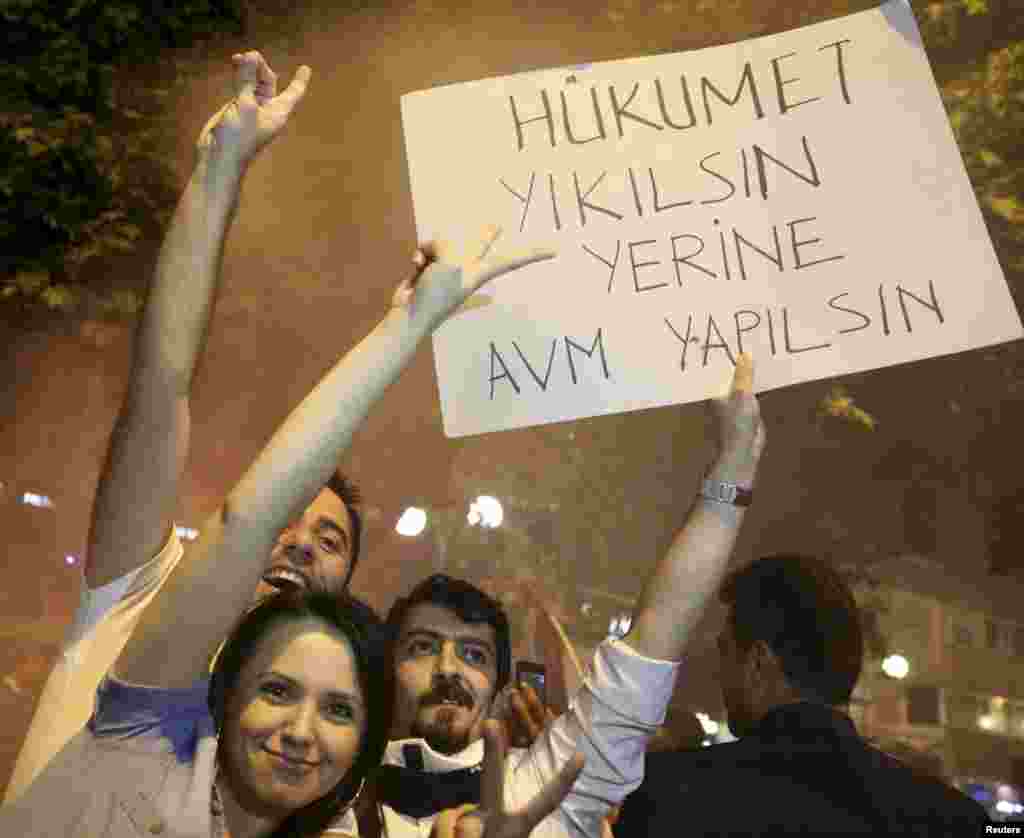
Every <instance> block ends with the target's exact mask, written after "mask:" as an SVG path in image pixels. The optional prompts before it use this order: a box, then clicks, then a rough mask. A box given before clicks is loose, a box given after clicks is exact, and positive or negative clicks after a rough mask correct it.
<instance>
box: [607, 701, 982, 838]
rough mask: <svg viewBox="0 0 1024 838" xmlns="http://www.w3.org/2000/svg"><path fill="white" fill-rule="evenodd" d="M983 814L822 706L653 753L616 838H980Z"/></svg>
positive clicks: (798, 707) (805, 706) (780, 711)
mask: <svg viewBox="0 0 1024 838" xmlns="http://www.w3.org/2000/svg"><path fill="white" fill-rule="evenodd" d="M986 823H987V820H986V816H985V811H984V810H983V809H982V808H981V806H979V805H978V804H977V803H975V802H974V801H973V800H971V799H970V798H969V797H967V796H966V795H964V794H961V793H960V792H959V791H957V790H956V789H953V788H952V787H950V786H947V785H946V784H945V783H943V782H942V781H941V780H939V779H937V778H934V777H931V776H929V775H927V774H923V773H920V772H918V771H916V770H914V769H912V768H910V767H909V766H907V765H906V764H905V763H903V762H900V761H899V760H897V759H895V758H894V757H890V756H889V755H888V754H885V753H883V752H882V751H879V750H878V749H877V748H874V747H872V746H870V745H868V744H867V743H866V742H865V741H864V740H863V739H861V738H860V736H858V734H857V731H856V729H855V728H854V726H853V722H852V721H850V719H849V717H847V716H845V715H843V714H842V713H840V712H838V711H836V710H834V709H833V708H831V707H825V706H822V705H817V704H809V703H800V704H790V705H787V706H785V707H780V708H777V709H775V710H773V711H772V712H770V713H769V714H768V715H767V716H765V718H764V719H762V720H761V722H760V723H759V724H758V725H757V728H756V729H755V730H754V731H752V732H751V733H750V734H749V735H747V736H744V737H743V738H742V739H741V740H739V741H737V742H729V743H726V744H722V745H712V746H711V747H708V748H700V749H697V750H690V751H676V752H674V753H660V754H648V755H647V762H646V768H645V772H644V781H643V784H642V785H641V786H640V788H639V789H637V791H636V792H634V793H633V794H632V795H630V796H629V797H628V798H627V799H626V802H625V804H624V805H623V808H622V814H621V816H620V818H619V821H618V823H617V824H616V826H615V835H616V838H675V836H677V835H679V836H691V835H692V836H698V835H729V836H740V835H742V836H758V835H760V836H766V837H767V836H776V835H793V834H796V835H849V834H874V835H879V834H881V835H897V834H899V835H928V836H930V837H934V838H938V836H946V835H948V836H972V835H977V836H980V835H983V834H984V828H985V824H986Z"/></svg>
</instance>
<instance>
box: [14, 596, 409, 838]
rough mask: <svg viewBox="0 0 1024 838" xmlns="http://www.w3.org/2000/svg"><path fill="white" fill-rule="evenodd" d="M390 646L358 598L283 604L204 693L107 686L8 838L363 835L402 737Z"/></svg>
mask: <svg viewBox="0 0 1024 838" xmlns="http://www.w3.org/2000/svg"><path fill="white" fill-rule="evenodd" d="M382 640H383V636H382V634H381V631H380V622H379V620H378V619H377V617H376V615H374V614H373V612H372V610H371V609H370V608H369V607H368V606H366V605H364V604H363V603H361V602H360V601H358V600H356V599H354V598H351V597H338V596H332V595H328V594H324V593H315V592H314V593H308V592H303V593H282V594H279V595H275V596H271V597H268V598H266V599H264V600H263V601H262V602H260V603H259V604H258V605H257V606H255V607H254V608H252V609H251V610H250V611H249V612H248V613H246V614H245V615H244V616H243V617H242V619H241V620H240V622H239V623H238V624H237V626H236V627H235V629H234V631H233V632H232V633H231V635H230V637H229V638H228V641H227V643H226V644H225V646H224V649H223V651H222V653H221V655H220V657H219V658H218V660H217V664H216V667H215V669H214V671H213V673H212V675H211V677H209V678H204V679H203V680H201V681H200V682H198V683H197V684H196V685H195V686H193V687H190V688H188V689H164V688H159V687H146V686H141V685H137V684H131V683H127V682H126V681H123V680H120V679H119V678H118V677H117V676H116V674H114V673H112V674H110V675H108V676H107V678H106V679H105V680H104V682H103V684H102V685H101V687H100V690H99V693H98V696H97V702H96V712H95V714H94V716H93V718H92V720H91V721H90V723H89V725H88V727H87V728H86V729H84V730H83V731H82V732H81V733H80V734H79V735H78V736H77V737H76V738H75V739H73V740H72V742H71V743H70V744H69V745H68V746H67V747H66V748H65V749H64V750H63V751H62V752H61V754H60V755H59V756H58V757H57V758H56V759H55V760H54V762H53V763H51V765H50V766H49V768H48V769H47V770H46V771H45V772H44V773H43V774H42V775H41V776H40V777H39V778H38V779H37V780H36V782H35V783H33V785H32V786H30V788H29V789H28V791H27V792H26V793H25V794H24V795H23V796H22V797H21V798H20V799H19V800H18V801H17V802H16V803H15V804H13V805H10V806H7V807H5V808H4V809H3V810H2V812H0V834H3V835H26V836H27V835H38V836H49V835H103V836H117V837H118V838H120V836H128V835H132V836H134V835H138V834H140V832H142V833H146V832H149V833H152V834H158V833H160V832H164V831H169V832H171V833H173V834H175V835H195V836H199V835H202V836H209V835H212V836H218V838H220V836H226V835H227V834H228V832H229V831H230V834H231V836H232V838H251V836H257V835H258V836H261V838H285V837H286V836H288V838H306V837H307V836H308V838H313V836H320V835H330V834H351V833H355V832H356V827H355V821H354V818H353V817H352V815H351V806H352V803H353V802H354V800H355V799H356V797H357V796H358V795H359V792H360V791H361V789H362V787H363V784H364V782H365V780H366V778H367V777H368V775H369V774H370V773H371V772H372V771H373V770H374V769H376V767H377V766H378V765H379V764H380V761H381V758H382V756H383V753H384V747H385V745H386V734H387V731H388V729H389V727H390V716H391V707H392V701H391V698H390V694H389V692H388V689H389V688H388V686H387V683H386V681H385V679H382V678H380V677H379V674H378V673H380V672H381V668H382V665H383V661H384V649H383V645H382ZM54 800H60V801H62V803H61V805H60V806H54V805H53V801H54ZM112 812H113V813H115V814H114V819H113V821H111V820H110V818H111V813H112Z"/></svg>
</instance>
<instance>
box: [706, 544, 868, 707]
mask: <svg viewBox="0 0 1024 838" xmlns="http://www.w3.org/2000/svg"><path fill="white" fill-rule="evenodd" d="M719 598H720V599H721V600H722V602H724V603H725V604H726V605H728V606H730V610H731V613H730V615H729V620H730V626H731V628H732V631H733V634H734V636H735V638H736V644H737V646H738V647H739V648H740V649H741V650H743V651H746V650H748V649H750V647H751V646H752V645H753V644H754V643H755V642H756V641H758V640H762V641H764V643H766V644H767V646H768V648H770V649H771V650H772V652H774V653H775V655H776V656H777V657H778V658H779V661H780V663H781V665H782V671H783V673H784V674H785V676H786V678H787V679H788V680H789V682H790V684H791V685H792V686H793V687H794V688H796V689H797V690H798V691H799V692H800V693H801V694H804V695H806V696H807V697H808V698H811V699H814V700H818V701H821V702H824V703H825V704H832V705H836V704H846V703H847V702H848V701H849V700H850V695H851V694H852V693H853V688H854V686H855V685H856V683H857V679H858V678H859V677H860V672H861V666H862V665H863V658H864V636H863V632H862V630H861V621H860V612H859V610H858V608H857V601H856V600H855V599H854V598H853V593H852V592H851V590H850V588H849V586H848V585H847V584H846V582H845V581H844V580H843V578H842V576H840V575H839V573H838V572H837V571H836V570H835V568H833V567H832V566H831V565H830V564H828V563H827V562H825V561H822V560H821V559H817V558H814V557H812V556H802V555H797V554H781V555H775V556H766V557H765V558H762V559H758V560H757V561H755V562H752V563H751V564H748V565H747V566H745V567H742V568H739V569H737V570H735V571H733V572H732V573H731V574H729V576H727V577H726V579H725V581H724V582H723V583H722V587H721V589H720V591H719Z"/></svg>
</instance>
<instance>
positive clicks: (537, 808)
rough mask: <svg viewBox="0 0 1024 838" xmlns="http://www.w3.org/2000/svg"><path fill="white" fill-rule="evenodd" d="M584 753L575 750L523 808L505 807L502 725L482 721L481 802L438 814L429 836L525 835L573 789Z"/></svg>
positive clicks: (511, 837) (497, 837)
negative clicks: (573, 754)
mask: <svg viewBox="0 0 1024 838" xmlns="http://www.w3.org/2000/svg"><path fill="white" fill-rule="evenodd" d="M582 769H583V757H582V756H580V755H579V754H576V755H575V756H574V757H573V758H572V759H571V760H569V762H567V763H566V764H565V765H564V766H562V770H561V771H559V772H558V774H557V775H556V776H555V777H554V778H553V779H552V780H551V781H550V782H548V783H547V785H545V786H544V788H543V789H541V790H540V791H539V792H538V793H537V795H536V796H535V797H534V798H533V800H531V801H530V802H529V803H528V804H527V805H526V807H525V808H523V809H520V810H519V811H516V812H509V811H507V810H506V809H505V741H504V736H503V735H502V732H501V725H500V724H499V723H497V722H495V721H494V720H493V719H492V720H490V721H487V722H484V769H483V775H482V776H481V778H480V806H478V807H477V806H462V807H460V808H458V809H449V810H447V811H444V812H442V813H441V814H440V815H438V818H437V820H436V821H435V822H434V829H433V832H431V838H527V836H528V835H529V834H530V833H531V832H532V831H533V829H534V827H536V826H537V824H539V823H540V822H541V821H542V820H544V818H546V817H547V816H548V815H550V814H551V813H552V812H554V811H555V809H557V808H558V805H559V804H560V803H561V802H562V800H563V799H564V798H565V796H566V795H567V794H568V793H569V791H570V790H571V789H572V784H573V783H574V782H576V778H577V777H578V776H579V773H580V771H581V770H582Z"/></svg>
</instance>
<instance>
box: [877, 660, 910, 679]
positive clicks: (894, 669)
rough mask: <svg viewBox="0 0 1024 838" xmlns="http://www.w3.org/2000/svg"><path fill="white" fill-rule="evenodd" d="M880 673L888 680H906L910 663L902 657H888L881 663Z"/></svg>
mask: <svg viewBox="0 0 1024 838" xmlns="http://www.w3.org/2000/svg"><path fill="white" fill-rule="evenodd" d="M882 672H884V673H885V674H886V675H888V676H889V677H890V678H906V677H907V673H908V672H910V663H909V661H907V659H906V658H905V657H903V655H889V657H887V658H886V659H885V660H883V661H882Z"/></svg>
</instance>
